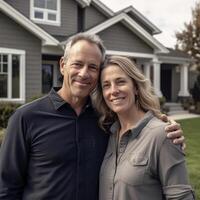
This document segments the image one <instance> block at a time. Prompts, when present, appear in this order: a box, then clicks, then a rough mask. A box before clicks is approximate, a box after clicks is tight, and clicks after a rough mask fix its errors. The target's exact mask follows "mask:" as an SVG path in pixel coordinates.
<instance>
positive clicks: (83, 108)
mask: <svg viewBox="0 0 200 200" xmlns="http://www.w3.org/2000/svg"><path fill="white" fill-rule="evenodd" d="M104 58H105V48H104V46H103V44H102V42H101V40H100V39H99V38H98V37H97V36H96V35H87V34H84V33H81V34H78V35H76V36H74V37H72V38H70V39H69V40H68V42H67V45H66V49H65V54H64V57H63V58H61V60H60V72H61V74H62V75H63V84H62V87H61V88H60V89H58V90H57V89H55V88H54V89H52V90H51V92H50V93H49V95H47V96H45V97H43V98H41V99H39V100H36V101H34V102H32V103H30V104H27V105H25V106H22V107H21V108H19V109H18V110H17V111H16V112H15V113H14V115H13V116H12V117H11V119H10V120H9V124H8V128H7V134H6V137H5V140H4V142H3V144H2V147H1V152H0V200H3V199H9V200H17V199H20V200H21V199H23V200H44V199H47V200H51V199H55V200H80V199H81V200H97V199H98V174H99V168H100V165H101V162H102V160H103V156H104V153H105V150H106V146H107V140H108V134H105V133H104V132H103V131H102V130H101V129H100V128H99V127H98V122H97V121H98V118H97V116H96V114H95V112H94V110H93V108H92V105H91V101H90V98H89V94H90V93H91V92H92V91H93V89H94V88H95V86H96V83H97V80H98V76H99V71H100V66H101V64H102V63H103V61H104ZM168 128H169V129H172V132H171V134H173V135H174V137H180V136H181V130H180V128H179V127H178V125H177V124H175V125H174V126H170V127H168ZM177 128H178V130H177ZM173 130H175V131H173ZM178 141H179V143H182V142H183V137H182V138H181V139H179V140H178Z"/></svg>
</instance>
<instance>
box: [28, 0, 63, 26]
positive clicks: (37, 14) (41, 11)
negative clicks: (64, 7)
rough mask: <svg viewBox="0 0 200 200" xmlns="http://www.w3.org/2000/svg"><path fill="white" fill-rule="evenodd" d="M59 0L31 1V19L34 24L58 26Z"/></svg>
mask: <svg viewBox="0 0 200 200" xmlns="http://www.w3.org/2000/svg"><path fill="white" fill-rule="evenodd" d="M60 7H61V6H60V0H31V12H30V13H31V19H32V20H34V21H35V22H36V23H41V24H49V25H57V26H59V25H60V12H61V11H60Z"/></svg>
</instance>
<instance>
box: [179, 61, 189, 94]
mask: <svg viewBox="0 0 200 200" xmlns="http://www.w3.org/2000/svg"><path fill="white" fill-rule="evenodd" d="M180 70H181V73H180V76H181V77H180V91H179V93H178V96H180V97H187V96H190V93H189V91H188V65H187V64H184V65H183V66H180Z"/></svg>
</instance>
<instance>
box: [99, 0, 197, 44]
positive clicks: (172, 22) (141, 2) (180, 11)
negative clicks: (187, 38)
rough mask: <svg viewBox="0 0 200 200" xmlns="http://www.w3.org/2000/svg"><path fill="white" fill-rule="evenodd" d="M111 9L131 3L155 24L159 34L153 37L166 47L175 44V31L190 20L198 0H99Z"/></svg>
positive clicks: (114, 9) (181, 28) (117, 8)
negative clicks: (159, 31)
mask: <svg viewBox="0 0 200 200" xmlns="http://www.w3.org/2000/svg"><path fill="white" fill-rule="evenodd" d="M101 1H102V2H103V3H104V4H105V5H107V6H108V7H109V8H110V9H111V10H113V11H118V10H121V9H123V8H125V7H127V6H130V5H132V6H133V7H134V8H135V9H136V10H138V11H139V12H140V13H142V14H143V15H144V16H145V17H146V18H147V19H148V20H150V21H151V22H152V23H153V24H154V25H156V26H157V27H158V28H159V29H160V30H161V31H162V33H161V34H158V35H155V38H156V39H157V40H158V41H159V42H161V43H162V44H163V45H165V46H166V47H172V48H173V47H174V46H175V44H176V37H175V33H176V32H180V31H182V30H183V29H184V23H185V22H186V23H188V22H190V21H191V16H192V14H191V13H192V9H193V8H194V7H195V2H197V1H198V0H101Z"/></svg>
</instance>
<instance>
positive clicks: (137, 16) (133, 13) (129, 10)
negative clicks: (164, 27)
mask: <svg viewBox="0 0 200 200" xmlns="http://www.w3.org/2000/svg"><path fill="white" fill-rule="evenodd" d="M117 13H118V14H119V13H126V14H128V15H129V16H130V17H131V18H132V19H133V20H135V21H137V22H138V23H139V24H143V25H144V26H146V27H147V28H148V29H149V30H151V31H152V33H153V34H158V33H161V30H160V29H159V28H158V27H156V26H155V25H154V24H152V23H151V22H150V21H149V20H148V19H147V18H146V17H145V16H144V15H142V14H141V13H140V12H139V11H138V10H136V9H135V8H134V7H133V6H128V7H126V8H124V9H122V10H120V11H118V12H117Z"/></svg>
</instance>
